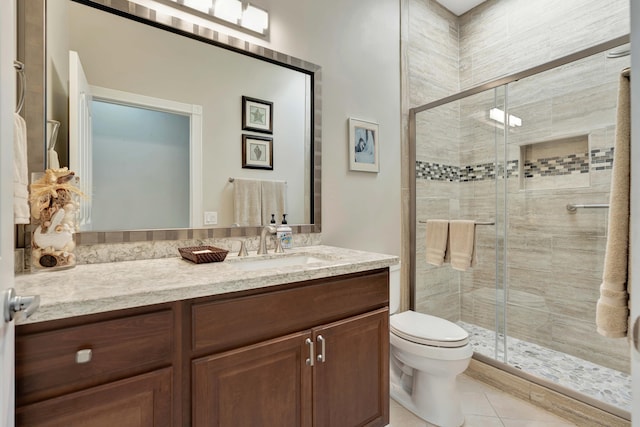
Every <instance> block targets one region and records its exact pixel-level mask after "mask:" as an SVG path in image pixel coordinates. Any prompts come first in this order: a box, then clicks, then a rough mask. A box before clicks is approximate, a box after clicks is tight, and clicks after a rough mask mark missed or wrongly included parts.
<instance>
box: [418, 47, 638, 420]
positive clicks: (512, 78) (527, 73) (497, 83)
mask: <svg viewBox="0 0 640 427" xmlns="http://www.w3.org/2000/svg"><path fill="white" fill-rule="evenodd" d="M630 41H631V36H630V35H629V34H627V35H624V36H620V37H617V38H614V39H611V40H609V41H606V42H603V43H599V44H596V45H594V46H591V47H589V48H587V49H583V50H580V51H577V52H574V53H572V54H569V55H566V56H563V57H560V58H557V59H554V60H552V61H549V62H546V63H544V64H541V65H537V66H535V67H532V68H529V69H526V70H524V71H520V72H517V73H513V74H510V75H508V76H505V77H499V78H497V79H495V80H491V81H489V82H486V83H483V84H480V85H478V86H474V87H472V88H470V89H466V90H464V91H461V92H458V93H456V94H453V95H450V96H447V97H445V98H441V99H438V100H436V101H432V102H429V103H427V104H423V105H421V106H418V107H413V108H410V109H409V112H408V114H409V117H408V134H409V135H408V136H409V150H408V151H409V153H408V154H409V163H408V164H409V165H410V167H409V249H410V250H409V251H408V252H409V262H408V263H409V265H408V269H409V306H410V308H411V310H415V303H416V301H415V300H416V298H415V293H416V250H415V248H416V231H417V230H416V229H417V217H416V167H415V164H416V134H417V130H416V115H417V114H418V113H420V112H423V111H427V110H430V109H432V108H435V107H438V106H441V105H444V104H448V103H450V102H454V101H459V100H461V99H464V98H467V97H469V96H472V95H476V94H479V93H482V92H486V91H489V90H491V89H496V88H498V87H501V86H505V87H507V85H508V84H509V83H513V82H516V81H518V80H520V79H523V78H526V77H531V76H534V75H536V74H539V73H542V72H545V71H548V70H551V69H554V68H557V67H560V66H563V65H566V64H569V63H572V62H574V61H578V60H581V59H584V58H586V57H588V56H592V55H596V54H598V53H602V52H605V51H607V50H610V49H613V48H616V47H618V46H620V45H623V44H626V43H629V42H630ZM506 107H507V108H505V116H507V115H508V105H507V106H506ZM507 117H508V116H507ZM505 185H506V184H505ZM504 203H505V206H506V201H505V202H504ZM507 220H508V218H507V216H506V215H505V219H504V222H505V223H504V224H503V226H504V227H506V224H507ZM496 226H497V223H496ZM503 251H505V254H504V259H506V251H507V247H506V241H505V246H504V248H503ZM505 268H506V264H505ZM505 280H506V275H505ZM504 322H505V323H506V317H505V321H504ZM504 326H505V340H506V337H507V334H506V325H504ZM505 355H506V351H505ZM473 358H474V359H476V360H479V361H481V362H483V363H487V364H489V365H492V366H497V367H499V368H500V369H502V370H504V371H506V372H508V373H510V374H513V375H516V376H518V377H521V378H524V379H526V380H528V381H530V382H533V383H536V384H539V385H543V386H545V387H548V388H550V389H552V390H555V391H558V392H560V393H562V394H565V395H567V396H569V397H572V398H575V399H577V400H580V401H583V402H585V403H587V404H590V405H591V406H595V407H599V408H601V409H603V410H605V411H607V412H609V413H612V414H615V415H617V416H621V417H624V418H626V417H629V415H628V414H623V413H621V410H620V409H619V408H616V407H613V406H610V405H608V404H606V403H604V402H600V401H597V400H596V399H592V398H589V397H588V396H585V395H583V394H581V393H578V392H576V391H575V390H572V389H569V388H567V387H564V386H561V385H558V384H556V383H553V382H551V381H549V380H545V379H542V378H539V377H536V376H534V375H532V374H528V373H526V372H523V371H522V370H519V369H516V368H514V367H512V366H511V365H508V364H507V363H504V362H501V361H499V360H497V359H492V358H490V357H487V356H483V355H481V354H478V353H474V355H473ZM623 412H624V411H623Z"/></svg>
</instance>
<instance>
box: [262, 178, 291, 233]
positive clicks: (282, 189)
mask: <svg viewBox="0 0 640 427" xmlns="http://www.w3.org/2000/svg"><path fill="white" fill-rule="evenodd" d="M286 209H287V183H286V182H284V181H262V225H269V222H270V221H271V215H272V214H273V215H274V218H275V220H276V222H277V223H278V224H279V223H280V222H281V221H282V214H286V213H287V211H286Z"/></svg>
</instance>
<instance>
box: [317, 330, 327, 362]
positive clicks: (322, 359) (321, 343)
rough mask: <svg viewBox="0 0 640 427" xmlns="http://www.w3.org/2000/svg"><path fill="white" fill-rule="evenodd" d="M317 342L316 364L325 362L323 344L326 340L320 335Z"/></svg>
mask: <svg viewBox="0 0 640 427" xmlns="http://www.w3.org/2000/svg"><path fill="white" fill-rule="evenodd" d="M318 342H319V343H320V354H319V355H318V362H322V363H324V362H326V361H327V356H326V355H325V343H326V342H327V340H325V339H324V337H323V336H322V335H318Z"/></svg>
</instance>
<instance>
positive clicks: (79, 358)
mask: <svg viewBox="0 0 640 427" xmlns="http://www.w3.org/2000/svg"><path fill="white" fill-rule="evenodd" d="M92 356H93V353H92V351H91V349H90V348H84V349H82V350H78V351H77V352H76V363H78V364H81V363H89V362H91V357H92Z"/></svg>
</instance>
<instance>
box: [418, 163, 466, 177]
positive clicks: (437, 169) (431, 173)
mask: <svg viewBox="0 0 640 427" xmlns="http://www.w3.org/2000/svg"><path fill="white" fill-rule="evenodd" d="M416 177H417V178H419V179H426V180H427V181H449V182H459V181H460V168H459V167H458V166H452V165H441V164H439V163H430V162H422V161H420V160H416Z"/></svg>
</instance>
